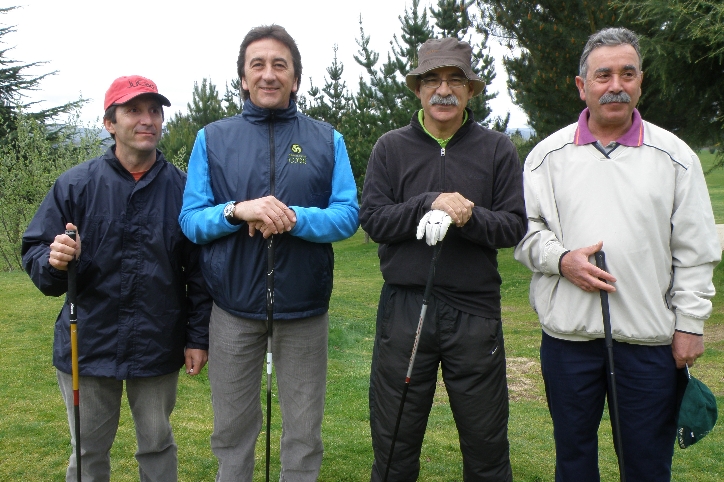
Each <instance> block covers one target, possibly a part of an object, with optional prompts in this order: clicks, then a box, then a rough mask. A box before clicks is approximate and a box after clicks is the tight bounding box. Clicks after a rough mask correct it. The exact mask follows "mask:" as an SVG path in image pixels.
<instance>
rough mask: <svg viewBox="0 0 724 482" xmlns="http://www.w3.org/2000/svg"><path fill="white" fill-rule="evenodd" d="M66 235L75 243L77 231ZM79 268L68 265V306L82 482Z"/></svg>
mask: <svg viewBox="0 0 724 482" xmlns="http://www.w3.org/2000/svg"><path fill="white" fill-rule="evenodd" d="M65 234H66V235H68V237H70V239H72V240H73V241H75V235H76V233H75V230H71V229H69V230H66V231H65ZM77 292H78V288H77V266H76V262H75V256H73V259H72V260H71V261H70V262H69V263H68V305H69V308H70V315H69V319H70V359H71V374H72V376H73V417H74V425H75V427H74V428H75V461H76V479H77V480H78V482H80V477H81V466H80V389H79V380H78V379H79V372H78V306H77V304H76V298H77Z"/></svg>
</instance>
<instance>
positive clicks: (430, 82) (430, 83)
mask: <svg viewBox="0 0 724 482" xmlns="http://www.w3.org/2000/svg"><path fill="white" fill-rule="evenodd" d="M443 82H447V85H448V87H450V88H451V89H459V88H460V87H464V86H466V85H468V79H466V78H461V77H453V78H452V79H441V78H440V77H425V78H424V79H420V83H421V84H422V85H423V86H424V87H427V88H428V89H437V88H438V87H440V86H441V85H442V83H443Z"/></svg>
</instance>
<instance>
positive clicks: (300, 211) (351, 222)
mask: <svg viewBox="0 0 724 482" xmlns="http://www.w3.org/2000/svg"><path fill="white" fill-rule="evenodd" d="M289 207H290V208H291V209H292V210H294V213H295V214H296V215H297V223H296V225H295V226H294V228H293V229H292V230H291V232H290V234H291V235H292V236H299V237H300V238H302V239H304V240H306V241H312V242H316V243H332V242H335V241H340V240H342V239H346V238H349V237H350V236H352V235H353V234H354V233H355V232H356V231H357V228H358V227H359V217H358V215H359V205H358V204H357V185H356V184H355V182H354V176H353V175H352V166H351V165H350V162H349V156H348V155H347V147H346V146H345V144H344V138H343V137H342V134H340V133H339V132H337V131H336V130H335V131H334V172H333V173H332V193H331V195H330V197H329V205H328V206H327V208H325V209H320V208H315V207H311V208H305V207H300V206H289Z"/></svg>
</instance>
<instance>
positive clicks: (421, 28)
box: [299, 0, 507, 192]
mask: <svg viewBox="0 0 724 482" xmlns="http://www.w3.org/2000/svg"><path fill="white" fill-rule="evenodd" d="M472 5H473V2H472V1H471V0H467V1H465V0H463V1H459V0H439V1H438V6H437V9H431V12H432V15H433V17H434V19H435V20H436V22H437V23H436V25H430V21H429V19H428V11H427V9H426V8H423V9H420V2H419V0H413V2H412V6H411V7H410V8H409V9H408V8H405V11H404V14H403V15H400V16H399V17H398V18H399V20H400V28H401V32H400V34H399V35H398V34H395V35H393V37H392V40H391V41H390V47H391V51H390V52H389V53H388V54H387V60H386V61H385V62H383V63H382V64H381V65H380V64H379V61H380V55H379V54H378V53H377V52H375V51H373V50H371V49H370V47H369V42H370V37H369V36H368V35H366V34H365V30H364V26H363V23H362V19H361V18H360V21H359V24H360V30H359V31H360V36H359V38H358V39H357V46H358V47H359V50H358V52H357V54H356V55H354V59H355V61H356V62H357V63H358V64H359V65H360V66H362V67H363V69H364V71H365V75H363V76H361V77H360V79H359V82H358V85H357V92H356V93H354V94H349V93H347V92H346V87H345V84H344V83H342V82H341V80H340V79H341V76H342V72H343V66H342V64H341V63H339V62H338V60H337V55H336V54H337V50H336V47H335V50H334V52H335V55H334V60H333V63H332V66H331V67H329V68H327V73H328V74H329V76H330V80H327V79H326V78H325V86H324V88H322V89H319V88H318V87H315V86H314V85H313V84H312V86H311V87H310V89H309V90H308V96H309V100H307V99H306V98H300V102H299V106H300V109H301V110H302V111H303V112H305V113H306V114H308V115H310V116H312V117H315V118H319V119H323V120H326V121H328V122H330V123H331V124H332V125H333V126H335V128H337V130H339V131H340V132H341V133H342V134H343V135H344V137H345V140H346V144H347V149H348V153H349V157H350V161H351V164H352V172H353V174H354V176H355V180H356V182H357V187H358V190H359V191H360V192H361V189H362V185H363V183H364V173H365V170H366V168H367V161H368V160H369V156H370V153H371V152H372V148H373V146H374V144H375V142H377V139H379V137H380V136H382V135H383V134H384V133H386V132H389V131H391V130H393V129H397V128H399V127H403V126H405V125H407V124H409V123H410V118H411V117H412V116H413V115H415V113H416V112H417V111H418V110H419V109H420V100H419V99H418V98H417V96H416V95H415V93H414V92H412V91H411V90H410V89H409V88H408V87H407V84H406V83H405V76H406V75H407V74H408V73H409V72H410V71H412V70H413V69H415V68H416V67H417V65H418V59H417V55H418V51H419V49H420V47H421V46H422V44H423V43H425V41H427V40H429V39H431V38H435V37H436V36H443V37H450V36H454V37H456V38H459V39H465V40H467V41H468V42H470V43H471V45H472V46H473V70H474V71H475V72H476V73H478V75H479V76H480V77H481V78H482V79H484V81H485V82H486V84H489V83H490V82H491V81H492V80H493V78H494V77H495V73H494V67H493V59H492V57H490V55H488V53H487V48H486V41H487V37H485V36H483V38H482V41H480V42H477V43H475V44H474V43H473V42H472V40H471V39H472V35H471V34H472V31H471V29H472V28H473V22H472V19H471V17H470V16H469V10H470V8H471V6H472ZM466 36H467V37H466ZM493 97H494V95H487V94H485V93H483V94H481V95H479V96H478V97H476V98H474V100H472V101H471V102H469V103H468V105H469V106H470V107H471V108H472V109H473V112H474V116H475V120H476V121H478V122H480V123H482V124H488V123H491V121H490V120H489V119H488V117H489V115H490V109H489V107H488V105H487V103H488V101H489V100H490V99H492V98H493ZM492 124H493V126H494V128H497V129H498V130H501V131H504V130H505V128H506V126H507V119H500V118H498V119H494V120H493V121H492Z"/></svg>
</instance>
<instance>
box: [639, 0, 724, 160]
mask: <svg viewBox="0 0 724 482" xmlns="http://www.w3.org/2000/svg"><path fill="white" fill-rule="evenodd" d="M626 8H627V10H629V11H630V16H631V18H634V19H635V21H634V29H641V30H643V31H645V32H646V33H647V35H646V36H644V37H643V38H642V39H641V47H642V50H643V52H644V59H645V61H644V70H645V76H644V86H643V89H644V93H648V94H649V95H648V96H647V97H646V98H645V99H644V104H645V103H646V102H647V101H648V103H649V104H651V105H650V108H649V111H648V112H647V115H648V116H649V118H650V120H652V121H654V122H655V123H658V124H660V125H661V126H662V127H664V128H666V129H668V130H671V131H673V132H674V133H676V134H677V135H679V136H681V137H683V138H684V139H686V140H687V141H688V142H690V143H693V144H694V145H696V146H706V145H709V146H713V147H719V148H720V151H719V152H720V154H721V152H722V151H721V147H722V146H723V145H724V75H722V74H724V4H723V3H721V2H712V1H709V0H686V1H684V0H637V1H635V2H634V1H629V2H628V3H627V5H626ZM652 83H653V84H654V86H655V88H656V89H655V91H654V93H655V95H656V99H657V101H656V102H653V101H652V98H653V96H652V95H651V93H652V92H651V90H652V89H651V84H652ZM642 114H643V111H642ZM654 119H655V120H654ZM720 159H722V160H723V161H724V156H722V157H721V158H720Z"/></svg>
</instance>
